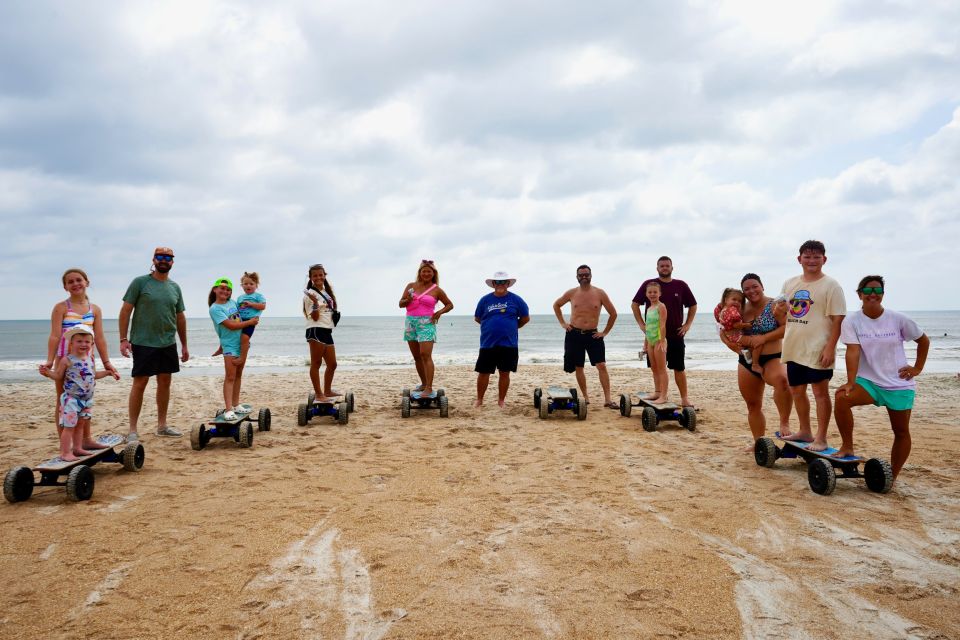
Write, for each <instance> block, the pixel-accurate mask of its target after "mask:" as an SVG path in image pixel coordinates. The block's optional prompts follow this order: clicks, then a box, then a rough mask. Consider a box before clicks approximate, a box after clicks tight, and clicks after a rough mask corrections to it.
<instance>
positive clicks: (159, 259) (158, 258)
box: [153, 253, 173, 262]
mask: <svg viewBox="0 0 960 640" xmlns="http://www.w3.org/2000/svg"><path fill="white" fill-rule="evenodd" d="M153 259H154V260H156V261H157V262H173V256H168V255H166V254H164V253H158V254H157V255H155V256H153Z"/></svg>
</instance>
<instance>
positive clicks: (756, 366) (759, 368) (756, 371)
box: [750, 362, 763, 375]
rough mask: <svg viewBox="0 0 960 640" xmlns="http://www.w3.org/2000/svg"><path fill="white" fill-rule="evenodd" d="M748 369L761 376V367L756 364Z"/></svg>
mask: <svg viewBox="0 0 960 640" xmlns="http://www.w3.org/2000/svg"><path fill="white" fill-rule="evenodd" d="M750 369H751V370H752V371H753V372H754V373H759V374H761V375H762V374H763V367H761V366H760V365H759V364H757V363H756V362H754V363H753V365H752V366H751V367H750Z"/></svg>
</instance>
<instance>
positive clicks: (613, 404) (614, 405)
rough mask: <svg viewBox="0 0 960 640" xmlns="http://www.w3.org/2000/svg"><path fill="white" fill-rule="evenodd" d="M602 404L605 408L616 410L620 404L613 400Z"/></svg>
mask: <svg viewBox="0 0 960 640" xmlns="http://www.w3.org/2000/svg"><path fill="white" fill-rule="evenodd" d="M603 406H605V407H606V408H607V409H617V410H619V409H620V405H619V404H618V403H616V402H614V401H613V400H611V401H610V402H606V403H604V405H603Z"/></svg>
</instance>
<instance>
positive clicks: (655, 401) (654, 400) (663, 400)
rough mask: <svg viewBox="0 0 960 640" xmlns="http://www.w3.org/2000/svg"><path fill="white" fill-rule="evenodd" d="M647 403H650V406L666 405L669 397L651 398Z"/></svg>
mask: <svg viewBox="0 0 960 640" xmlns="http://www.w3.org/2000/svg"><path fill="white" fill-rule="evenodd" d="M647 402H649V403H650V404H664V403H666V402H667V397H666V396H663V397H662V398H661V397H655V398H650V399H649V400H647Z"/></svg>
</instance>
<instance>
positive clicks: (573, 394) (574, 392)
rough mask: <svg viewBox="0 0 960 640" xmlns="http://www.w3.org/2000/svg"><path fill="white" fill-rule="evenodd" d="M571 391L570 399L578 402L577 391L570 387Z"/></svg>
mask: <svg viewBox="0 0 960 640" xmlns="http://www.w3.org/2000/svg"><path fill="white" fill-rule="evenodd" d="M569 391H570V397H571V398H573V401H574V402H576V401H577V398H578V397H579V396H577V390H576V389H575V388H573V387H570V389H569Z"/></svg>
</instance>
